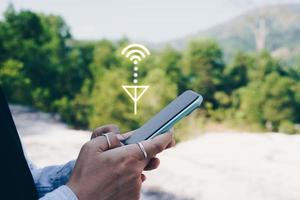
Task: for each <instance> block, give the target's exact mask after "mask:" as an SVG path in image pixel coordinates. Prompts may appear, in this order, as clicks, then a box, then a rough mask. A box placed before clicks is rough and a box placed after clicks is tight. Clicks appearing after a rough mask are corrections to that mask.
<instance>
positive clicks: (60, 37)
mask: <svg viewBox="0 0 300 200" xmlns="http://www.w3.org/2000/svg"><path fill="white" fill-rule="evenodd" d="M131 42H132V41H130V39H128V38H123V39H120V40H118V41H110V40H106V39H101V40H98V41H83V40H76V39H74V38H73V37H72V34H71V31H70V28H69V27H68V25H67V23H66V22H65V21H64V19H63V18H62V17H60V16H56V15H46V14H42V13H35V12H32V11H29V10H20V11H16V10H15V9H14V8H13V6H10V7H8V8H7V10H6V12H5V14H4V17H3V20H2V21H0V84H1V86H2V87H3V88H4V91H5V93H6V96H7V98H8V100H9V102H10V103H13V104H22V105H28V106H31V107H34V108H36V109H40V110H43V111H46V112H50V113H57V114H59V115H60V117H61V119H62V120H63V121H64V122H66V123H67V124H68V125H70V126H71V127H75V128H80V129H87V128H89V129H93V128H95V127H97V126H99V125H103V124H111V123H114V124H117V125H119V126H120V127H121V128H122V131H127V130H132V129H135V128H137V127H139V126H140V125H142V124H143V123H144V122H145V121H146V120H148V119H150V118H151V116H153V114H155V113H156V112H158V111H159V110H160V109H161V108H163V107H164V106H165V105H167V104H168V103H169V102H170V101H171V100H172V99H174V98H175V97H176V96H177V95H179V94H180V93H182V92H183V91H185V90H187V89H192V90H194V91H196V92H199V93H201V94H202V95H203V96H204V102H203V105H202V108H201V109H199V111H198V112H197V113H195V114H194V115H193V116H192V118H191V119H193V120H189V123H185V124H182V123H181V124H180V126H182V128H183V130H184V128H186V127H187V125H186V124H189V126H191V127H192V128H193V126H194V125H193V124H196V125H197V127H198V126H200V125H201V126H202V125H203V126H205V125H206V124H208V123H220V124H229V126H231V127H236V128H240V129H243V130H265V131H274V132H285V133H289V134H294V133H299V123H300V84H299V81H300V62H297V63H296V64H294V65H293V66H289V65H287V64H285V63H284V62H282V61H281V60H278V59H275V58H273V57H272V56H271V54H270V52H268V51H266V50H262V51H261V52H259V53H257V52H253V53H246V52H239V53H237V54H236V55H235V56H234V58H233V59H232V60H231V61H230V62H229V61H228V62H226V63H225V60H224V58H223V54H224V52H223V50H222V49H221V48H220V45H219V44H218V43H217V42H216V41H214V40H210V39H198V40H193V41H191V42H189V44H188V45H187V47H186V48H185V49H175V48H172V47H171V46H165V47H164V48H161V49H150V51H151V53H152V54H151V56H149V57H148V58H147V59H145V60H144V61H143V62H141V63H140V64H139V81H140V83H141V84H147V85H150V88H149V91H147V93H146V94H145V95H144V96H143V97H142V100H141V102H142V103H140V104H139V106H138V107H139V108H138V109H139V112H138V114H137V115H134V114H133V112H132V102H131V100H130V99H129V98H128V96H127V95H126V93H125V92H124V91H123V89H122V88H121V85H124V84H128V83H132V69H133V64H132V63H131V62H130V61H129V60H128V59H127V58H125V57H124V56H122V55H121V53H120V52H121V50H122V48H124V47H125V46H126V45H128V44H129V43H131ZM191 124H192V125H191Z"/></svg>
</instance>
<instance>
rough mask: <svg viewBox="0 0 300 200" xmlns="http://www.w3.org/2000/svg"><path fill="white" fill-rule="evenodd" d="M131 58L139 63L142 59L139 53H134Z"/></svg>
mask: <svg viewBox="0 0 300 200" xmlns="http://www.w3.org/2000/svg"><path fill="white" fill-rule="evenodd" d="M130 60H131V61H133V63H136V64H137V63H138V62H140V61H142V58H141V57H140V56H138V55H133V56H131V57H130Z"/></svg>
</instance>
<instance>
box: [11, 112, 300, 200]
mask: <svg viewBox="0 0 300 200" xmlns="http://www.w3.org/2000/svg"><path fill="white" fill-rule="evenodd" d="M11 108H12V111H13V115H14V118H15V121H16V124H17V127H18V130H19V133H20V135H21V138H22V141H23V143H24V146H25V148H26V150H27V153H28V157H29V158H30V159H31V160H33V161H34V162H35V163H36V164H37V165H38V166H40V167H43V166H46V165H53V164H60V163H65V162H67V161H68V160H70V159H74V158H76V156H77V154H78V152H79V149H80V147H81V145H82V144H83V143H84V142H86V141H88V140H89V137H90V133H89V132H88V131H78V130H72V129H69V128H68V127H67V126H66V125H64V124H63V123H61V122H59V121H58V120H57V117H53V116H51V115H49V114H45V113H41V112H38V111H36V110H32V109H29V108H25V107H21V106H12V107H11ZM159 157H160V159H161V166H160V168H159V169H158V170H156V171H154V172H148V173H147V177H148V179H147V181H146V182H145V184H144V188H143V194H142V199H143V200H171V199H172V200H188V199H189V200H299V199H300V172H299V168H300V136H298V135H295V136H289V135H284V134H278V133H261V134H259V133H256V134H255V133H233V132H227V133H208V134H205V135H202V136H199V137H198V138H196V139H193V140H191V141H188V142H184V143H181V144H179V145H177V147H176V148H173V149H171V150H168V151H166V152H164V153H163V154H161V155H160V156H159Z"/></svg>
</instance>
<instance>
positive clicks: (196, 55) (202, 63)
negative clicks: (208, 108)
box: [184, 41, 225, 105]
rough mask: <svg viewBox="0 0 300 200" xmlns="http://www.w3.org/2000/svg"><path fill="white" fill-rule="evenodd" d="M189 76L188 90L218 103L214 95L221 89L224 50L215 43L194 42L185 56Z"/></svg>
mask: <svg viewBox="0 0 300 200" xmlns="http://www.w3.org/2000/svg"><path fill="white" fill-rule="evenodd" d="M184 63H185V68H186V69H187V70H188V74H189V84H188V88H190V89H193V90H195V91H198V92H200V93H202V94H203V95H204V96H205V99H206V100H207V101H209V102H212V103H213V104H214V105H215V104H216V101H215V100H214V98H213V94H214V92H215V91H217V90H218V89H221V86H222V80H223V71H224V67H225V65H224V62H223V59H222V50H221V49H220V47H219V46H218V44H217V43H216V42H214V41H192V42H191V43H190V44H189V46H188V49H187V51H186V53H185V56H184Z"/></svg>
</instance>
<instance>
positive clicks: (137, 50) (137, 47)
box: [121, 44, 150, 65]
mask: <svg viewBox="0 0 300 200" xmlns="http://www.w3.org/2000/svg"><path fill="white" fill-rule="evenodd" d="M121 54H122V55H125V57H126V58H129V60H130V61H132V62H133V64H135V65H137V64H138V63H139V62H140V61H142V60H143V59H144V58H146V56H148V55H150V51H149V50H148V49H147V48H146V47H145V46H144V45H141V44H130V45H128V46H127V47H125V48H124V49H123V50H122V52H121Z"/></svg>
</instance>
